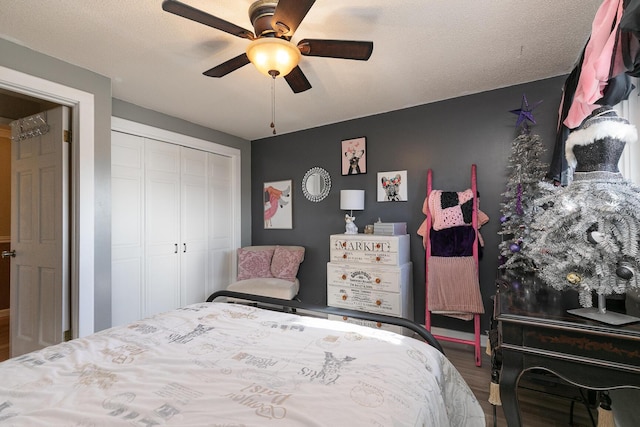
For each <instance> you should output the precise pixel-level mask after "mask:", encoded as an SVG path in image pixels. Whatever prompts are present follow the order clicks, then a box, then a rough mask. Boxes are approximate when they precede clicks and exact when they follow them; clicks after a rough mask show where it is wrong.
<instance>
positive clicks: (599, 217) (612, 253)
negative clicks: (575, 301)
mask: <svg viewBox="0 0 640 427" xmlns="http://www.w3.org/2000/svg"><path fill="white" fill-rule="evenodd" d="M607 175H609V173H606V174H604V175H603V176H602V178H601V179H599V180H593V179H589V180H574V182H572V183H571V184H570V185H569V186H568V187H567V188H566V189H563V190H562V191H559V192H558V193H557V194H553V195H550V196H546V197H542V198H540V199H538V200H536V204H538V205H540V206H548V208H547V209H546V210H541V212H539V213H538V216H537V218H536V220H535V222H534V223H533V224H532V230H531V240H530V241H529V245H528V247H527V249H526V250H525V254H526V255H527V256H529V257H530V258H531V259H532V260H533V261H534V262H535V263H536V265H537V266H539V270H538V276H539V277H540V278H541V279H542V280H543V281H544V282H546V283H547V284H549V285H551V286H552V287H554V288H555V289H558V290H563V289H570V288H573V289H576V290H577V291H578V292H579V299H580V305H582V306H583V307H591V306H592V305H593V303H592V291H595V292H596V293H599V294H604V295H610V294H622V293H625V292H626V289H627V288H628V287H637V286H638V276H637V274H636V268H637V265H638V263H640V251H639V250H638V236H640V189H639V188H638V187H637V186H635V185H633V184H632V183H630V182H628V181H625V180H623V179H619V180H617V181H612V179H611V177H610V176H607ZM611 175H612V174H611Z"/></svg>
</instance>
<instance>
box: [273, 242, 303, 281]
mask: <svg viewBox="0 0 640 427" xmlns="http://www.w3.org/2000/svg"><path fill="white" fill-rule="evenodd" d="M303 257H304V249H288V248H283V247H282V246H276V250H275V251H274V253H273V260H272V261H271V274H273V277H277V278H278V279H284V280H288V281H290V282H293V281H295V280H296V275H297V274H298V268H299V267H300V263H301V262H302V259H303Z"/></svg>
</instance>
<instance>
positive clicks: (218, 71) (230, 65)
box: [202, 53, 250, 77]
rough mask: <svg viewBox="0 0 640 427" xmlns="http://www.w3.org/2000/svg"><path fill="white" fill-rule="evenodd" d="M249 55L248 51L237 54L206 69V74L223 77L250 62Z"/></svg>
mask: <svg viewBox="0 0 640 427" xmlns="http://www.w3.org/2000/svg"><path fill="white" fill-rule="evenodd" d="M249 62H250V61H249V57H248V56H247V54H246V53H243V54H241V55H238V56H236V57H235V58H232V59H230V60H228V61H226V62H223V63H222V64H220V65H218V66H215V67H213V68H212V69H210V70H207V71H205V72H204V73H202V74H204V75H205V76H207V77H223V76H226V75H227V74H229V73H230V72H232V71H235V70H237V69H238V68H242V67H244V66H245V65H247V64H248V63H249Z"/></svg>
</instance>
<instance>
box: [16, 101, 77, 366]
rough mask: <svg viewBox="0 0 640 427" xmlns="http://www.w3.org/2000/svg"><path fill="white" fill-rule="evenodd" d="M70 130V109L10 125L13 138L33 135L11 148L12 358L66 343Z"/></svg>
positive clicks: (67, 323) (68, 322)
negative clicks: (26, 130)
mask: <svg viewBox="0 0 640 427" xmlns="http://www.w3.org/2000/svg"><path fill="white" fill-rule="evenodd" d="M42 117H46V124H47V125H48V127H49V129H48V131H46V133H44V134H42V135H38V132H37V131H34V130H33V129H34V128H35V127H38V126H41V125H43V123H41V122H40V121H39V120H40V119H41V118H42ZM69 125H70V115H69V109H68V108H67V107H58V108H55V109H53V110H49V111H46V112H45V113H40V114H39V115H35V116H31V117H29V118H27V119H22V120H19V121H16V122H14V123H12V138H15V137H17V135H18V134H19V133H21V132H20V129H21V128H22V129H25V128H29V127H30V128H31V130H32V131H31V132H30V133H29V132H27V133H22V134H23V135H30V136H28V137H25V139H21V140H14V141H13V142H12V147H11V153H12V154H11V198H12V201H11V250H12V251H15V256H12V258H11V356H12V357H15V356H19V355H22V354H25V353H27V352H30V351H33V350H37V349H40V348H44V347H46V346H49V345H52V344H57V343H59V342H62V341H63V339H64V332H65V331H66V330H67V329H68V328H69V324H70V317H69V228H68V224H69V179H68V177H69V143H68V142H66V141H65V139H68V135H69V134H68V131H69V129H70V127H69ZM40 129H41V131H43V132H45V130H44V128H42V127H40Z"/></svg>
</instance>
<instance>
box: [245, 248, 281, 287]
mask: <svg viewBox="0 0 640 427" xmlns="http://www.w3.org/2000/svg"><path fill="white" fill-rule="evenodd" d="M273 252H274V250H273V249H259V250H250V249H243V248H239V249H238V280H245V279H254V278H260V277H273V275H272V274H271V258H273Z"/></svg>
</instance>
